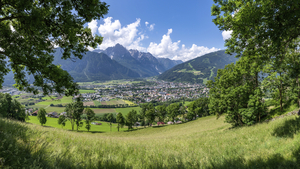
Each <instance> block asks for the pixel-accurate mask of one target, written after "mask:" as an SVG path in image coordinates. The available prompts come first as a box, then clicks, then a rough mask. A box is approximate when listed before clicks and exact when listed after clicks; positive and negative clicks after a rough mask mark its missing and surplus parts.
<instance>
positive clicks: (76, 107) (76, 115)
mask: <svg viewBox="0 0 300 169" xmlns="http://www.w3.org/2000/svg"><path fill="white" fill-rule="evenodd" d="M83 110H84V107H83V102H82V101H81V100H80V97H79V98H77V99H76V102H73V103H69V104H67V106H66V108H65V112H67V119H68V120H69V121H70V123H71V126H72V131H73V130H74V125H75V124H76V126H77V131H78V128H79V127H81V126H82V122H81V115H82V114H83Z"/></svg>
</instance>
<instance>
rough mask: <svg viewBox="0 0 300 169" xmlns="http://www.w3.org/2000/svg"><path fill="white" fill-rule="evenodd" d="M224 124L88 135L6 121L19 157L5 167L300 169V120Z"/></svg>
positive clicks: (2, 122)
mask: <svg viewBox="0 0 300 169" xmlns="http://www.w3.org/2000/svg"><path fill="white" fill-rule="evenodd" d="M224 119H225V118H224V116H221V117H220V118H219V119H218V120H216V117H214V116H209V117H204V118H200V119H197V120H194V121H191V122H187V123H183V124H178V125H168V126H164V127H149V128H146V129H138V130H134V131H131V132H127V131H126V130H125V131H122V132H104V133H91V132H90V133H87V132H72V131H68V130H67V129H60V128H52V127H42V126H40V125H36V124H26V123H21V122H14V121H10V120H7V119H2V118H0V129H5V130H2V133H3V134H1V135H0V140H1V141H0V142H1V144H2V146H1V147H0V152H1V153H0V154H2V153H7V152H13V153H14V156H9V155H7V156H5V157H6V159H5V165H6V166H11V167H12V168H22V167H25V168H33V167H36V166H38V167H39V168H134V169H136V168H214V169H215V168H216V169H221V168H298V167H299V163H298V162H299V160H300V145H299V142H300V128H299V127H298V126H300V118H299V117H297V116H290V117H285V118H283V119H279V120H276V121H273V122H269V123H261V124H256V125H253V126H250V127H241V128H234V129H230V128H231V126H230V125H229V124H227V123H224ZM53 123H55V122H53ZM53 125H54V124H53ZM104 125H105V124H104ZM107 126H108V125H107ZM93 127H94V126H93ZM100 127H102V126H100ZM92 129H93V128H92ZM114 131H115V130H114ZM4 137H5V139H4ZM27 143H30V144H27ZM5 150H6V151H5ZM16 150H17V151H16ZM16 152H17V153H16ZM24 158H25V159H26V160H24ZM15 161H19V163H16V162H15Z"/></svg>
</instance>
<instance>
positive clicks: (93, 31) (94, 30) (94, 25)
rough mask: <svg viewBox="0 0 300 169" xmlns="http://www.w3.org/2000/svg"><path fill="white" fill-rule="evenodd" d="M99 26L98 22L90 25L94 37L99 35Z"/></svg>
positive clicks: (93, 21)
mask: <svg viewBox="0 0 300 169" xmlns="http://www.w3.org/2000/svg"><path fill="white" fill-rule="evenodd" d="M97 24H98V23H97V21H96V20H92V22H90V23H88V27H89V28H90V29H91V31H92V34H93V35H95V33H97V29H98V26H97Z"/></svg>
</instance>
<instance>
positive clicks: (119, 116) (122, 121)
mask: <svg viewBox="0 0 300 169" xmlns="http://www.w3.org/2000/svg"><path fill="white" fill-rule="evenodd" d="M116 121H117V123H118V131H119V129H120V127H121V128H123V126H124V124H125V119H124V117H123V115H122V113H120V112H119V113H118V114H117V119H116Z"/></svg>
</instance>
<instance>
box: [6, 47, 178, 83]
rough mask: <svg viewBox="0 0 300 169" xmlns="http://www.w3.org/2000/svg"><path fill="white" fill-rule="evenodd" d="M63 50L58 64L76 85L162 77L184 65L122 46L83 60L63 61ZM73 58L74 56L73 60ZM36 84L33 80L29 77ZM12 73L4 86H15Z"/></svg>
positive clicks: (57, 56) (59, 51) (57, 57)
mask: <svg viewBox="0 0 300 169" xmlns="http://www.w3.org/2000/svg"><path fill="white" fill-rule="evenodd" d="M62 54H63V51H62V49H61V48H57V49H55V52H54V53H53V56H54V61H53V63H54V64H56V65H61V68H62V69H64V70H66V71H68V72H69V73H70V75H71V76H72V77H73V78H74V80H75V81H77V82H87V81H103V80H117V79H132V78H143V77H151V76H156V75H159V74H161V73H163V72H165V71H166V70H168V69H170V68H172V67H174V66H175V65H178V64H180V63H183V62H182V61H181V60H170V59H168V58H156V57H154V56H153V55H152V54H151V53H145V52H140V51H138V50H127V49H126V48H125V47H123V46H122V45H120V44H116V45H115V46H114V47H109V48H107V49H106V50H94V51H92V52H87V53H86V54H83V58H82V59H75V61H74V59H67V60H64V59H61V57H62ZM72 57H73V58H74V56H71V58H72ZM26 78H27V79H28V80H29V81H30V82H33V77H31V76H29V77H26ZM13 83H14V80H13V73H12V72H10V73H9V74H8V75H6V76H5V82H4V84H13Z"/></svg>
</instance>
